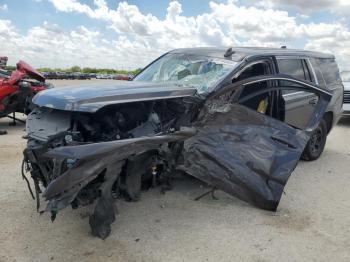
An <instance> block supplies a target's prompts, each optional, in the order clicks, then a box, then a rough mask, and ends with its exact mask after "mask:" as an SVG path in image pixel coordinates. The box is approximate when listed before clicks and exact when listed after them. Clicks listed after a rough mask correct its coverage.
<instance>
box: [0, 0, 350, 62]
mask: <svg viewBox="0 0 350 262" xmlns="http://www.w3.org/2000/svg"><path fill="white" fill-rule="evenodd" d="M50 1H51V2H52V3H53V5H54V6H55V7H56V9H57V10H58V11H61V12H68V13H69V12H75V13H82V14H86V15H87V16H89V17H90V18H92V19H97V20H100V21H104V22H105V23H106V26H107V27H109V28H111V29H113V30H114V31H115V35H116V36H115V40H107V38H106V36H104V35H103V34H102V33H101V32H98V31H94V30H91V29H88V28H86V27H83V26H81V27H79V28H76V29H74V30H72V31H65V30H63V29H62V28H60V27H59V26H58V25H54V24H48V23H44V24H43V25H42V26H37V27H33V28H31V29H30V30H29V31H28V32H27V33H26V35H20V34H18V33H16V31H15V28H13V26H12V24H11V22H10V21H7V20H0V41H1V42H0V43H1V44H2V42H3V41H5V40H2V39H7V40H6V44H4V45H3V44H2V51H3V52H7V53H8V54H7V55H9V56H10V57H11V56H13V57H18V58H20V57H21V58H25V59H28V60H29V62H31V63H33V64H34V65H35V66H50V67H55V66H56V67H61V66H71V65H75V64H77V65H80V66H96V67H114V68H115V67H124V68H136V67H139V66H144V65H146V64H147V63H148V62H150V61H151V60H152V59H154V58H156V57H157V56H158V55H160V54H162V53H164V52H165V51H168V50H170V49H174V48H180V47H195V46H237V45H251V46H270V47H279V46H281V45H287V46H288V47H297V48H304V44H305V46H306V48H309V49H314V50H319V51H328V52H332V53H335V54H336V55H339V56H341V59H340V61H341V63H342V65H343V66H350V62H347V61H350V59H349V58H350V54H349V51H348V50H349V49H348V48H347V46H350V31H349V28H348V27H347V26H346V25H345V24H344V22H343V21H336V22H333V23H312V22H311V23H306V22H305V21H304V22H303V23H300V22H298V21H299V19H297V17H294V16H291V15H290V14H288V12H286V11H281V10H277V9H272V8H270V7H258V6H242V5H239V4H238V2H236V1H232V0H228V2H226V3H216V2H210V11H209V12H207V13H203V14H200V15H197V16H184V15H183V13H182V6H181V4H180V3H179V2H177V1H171V2H170V3H169V6H168V8H167V12H166V15H165V17H164V19H160V18H157V17H156V16H154V15H152V14H143V13H142V12H141V11H140V10H139V9H138V7H137V6H135V5H130V4H128V3H127V2H120V3H119V4H118V5H117V6H116V8H115V9H110V8H109V7H108V6H107V4H106V2H105V0H94V7H91V6H88V5H86V4H82V3H80V2H78V1H77V0H63V1H62V0H50ZM280 1H283V0H280ZM322 1H326V0H322ZM11 34H12V35H11ZM14 34H15V35H14ZM1 37H3V38H1ZM109 39H110V36H109ZM3 46H5V48H3Z"/></svg>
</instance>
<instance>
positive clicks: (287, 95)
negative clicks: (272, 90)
mask: <svg viewBox="0 0 350 262" xmlns="http://www.w3.org/2000/svg"><path fill="white" fill-rule="evenodd" d="M277 66H278V71H279V73H280V74H285V75H289V76H292V77H294V78H297V79H300V80H303V81H308V82H315V76H314V73H313V71H312V70H311V66H310V63H309V62H308V60H307V59H304V58H300V57H277ZM279 85H280V86H283V87H290V89H284V90H283V91H282V94H281V95H282V97H283V100H284V103H285V122H286V123H288V124H290V125H292V126H295V127H297V128H302V127H304V126H305V125H306V123H307V121H308V117H307V116H308V115H309V113H311V112H313V111H314V110H315V106H316V104H317V102H318V97H317V96H315V94H313V93H311V92H305V91H295V89H294V88H293V87H294V85H293V84H292V83H291V82H288V81H280V83H279Z"/></svg>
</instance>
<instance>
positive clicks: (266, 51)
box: [170, 47, 334, 61]
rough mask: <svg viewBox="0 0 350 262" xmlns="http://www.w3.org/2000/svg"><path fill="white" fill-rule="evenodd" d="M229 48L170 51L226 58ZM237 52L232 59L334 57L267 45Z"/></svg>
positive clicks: (235, 49)
mask: <svg viewBox="0 0 350 262" xmlns="http://www.w3.org/2000/svg"><path fill="white" fill-rule="evenodd" d="M227 49H228V48H224V47H221V48H220V47H196V48H179V49H175V50H172V51H170V53H188V54H195V55H203V56H211V57H217V58H224V54H225V53H226V51H227ZM232 50H233V51H234V52H235V53H234V54H233V55H232V60H234V61H241V60H243V59H244V58H246V57H250V56H257V55H276V56H306V57H315V58H330V59H332V58H334V56H333V55H332V54H326V53H320V52H313V51H306V50H298V49H288V48H266V47H232Z"/></svg>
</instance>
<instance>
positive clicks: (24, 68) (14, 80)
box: [0, 61, 51, 124]
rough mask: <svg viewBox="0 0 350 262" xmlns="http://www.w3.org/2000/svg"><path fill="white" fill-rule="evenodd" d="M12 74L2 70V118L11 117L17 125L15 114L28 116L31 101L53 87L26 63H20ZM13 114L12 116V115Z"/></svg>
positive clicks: (0, 76) (0, 90)
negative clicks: (39, 93) (38, 94)
mask: <svg viewBox="0 0 350 262" xmlns="http://www.w3.org/2000/svg"><path fill="white" fill-rule="evenodd" d="M16 66H17V67H16V70H15V71H13V72H12V73H11V74H10V73H8V72H7V71H5V70H0V118H1V117H9V118H11V119H12V120H13V124H15V123H16V122H15V121H16V120H17V121H21V120H19V119H17V118H16V117H15V112H21V113H24V114H28V113H30V111H31V101H32V98H33V96H34V95H36V94H37V93H38V92H40V91H42V90H45V89H48V88H50V87H51V86H50V85H49V84H46V83H45V78H44V76H43V75H42V74H41V73H39V72H38V71H37V70H35V69H34V68H32V67H31V66H30V65H28V64H27V63H26V62H24V61H19V62H18V63H17V65H16ZM11 114H12V115H11Z"/></svg>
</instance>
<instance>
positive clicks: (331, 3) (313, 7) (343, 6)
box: [259, 0, 350, 14]
mask: <svg viewBox="0 0 350 262" xmlns="http://www.w3.org/2000/svg"><path fill="white" fill-rule="evenodd" d="M259 5H261V6H262V5H267V6H269V7H270V8H272V7H278V6H293V7H296V8H298V9H299V10H301V11H303V12H312V11H318V10H327V11H328V10H331V11H332V12H335V13H342V14H348V12H349V11H350V1H349V0H306V1H305V0H261V1H260V2H259Z"/></svg>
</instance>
